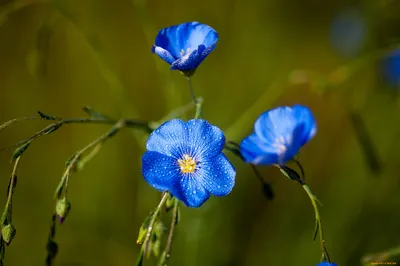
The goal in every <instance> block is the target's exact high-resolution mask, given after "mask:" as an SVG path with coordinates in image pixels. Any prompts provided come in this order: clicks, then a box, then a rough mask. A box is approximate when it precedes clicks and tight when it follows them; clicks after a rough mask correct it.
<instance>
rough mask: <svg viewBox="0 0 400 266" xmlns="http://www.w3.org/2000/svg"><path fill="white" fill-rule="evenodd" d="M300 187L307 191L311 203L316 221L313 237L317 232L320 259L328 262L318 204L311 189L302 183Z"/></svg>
mask: <svg viewBox="0 0 400 266" xmlns="http://www.w3.org/2000/svg"><path fill="white" fill-rule="evenodd" d="M302 187H303V189H304V191H305V192H306V193H307V195H308V197H309V198H310V200H311V204H312V206H313V208H314V212H315V222H316V229H315V237H316V235H317V234H318V235H319V242H320V245H321V251H322V260H324V261H328V262H330V258H329V255H328V251H327V249H326V246H325V240H324V231H323V229H322V222H321V215H320V213H319V209H318V204H317V203H318V199H317V198H316V197H315V195H314V194H313V193H312V191H311V189H310V187H309V186H308V185H306V184H303V185H302ZM315 237H314V238H315Z"/></svg>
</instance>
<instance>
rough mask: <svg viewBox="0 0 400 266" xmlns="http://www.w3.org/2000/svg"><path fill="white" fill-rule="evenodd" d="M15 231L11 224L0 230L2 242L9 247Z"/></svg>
mask: <svg viewBox="0 0 400 266" xmlns="http://www.w3.org/2000/svg"><path fill="white" fill-rule="evenodd" d="M16 233H17V230H15V228H14V226H12V225H11V224H7V225H6V226H4V227H3V228H2V229H1V235H2V236H3V239H4V242H6V244H7V246H8V245H10V243H11V241H12V240H13V239H14V237H15V234H16Z"/></svg>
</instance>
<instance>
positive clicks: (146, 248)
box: [142, 192, 169, 254]
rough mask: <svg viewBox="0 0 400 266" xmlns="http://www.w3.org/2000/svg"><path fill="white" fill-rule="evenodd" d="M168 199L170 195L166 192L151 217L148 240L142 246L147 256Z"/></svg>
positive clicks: (147, 234)
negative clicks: (156, 225) (155, 227)
mask: <svg viewBox="0 0 400 266" xmlns="http://www.w3.org/2000/svg"><path fill="white" fill-rule="evenodd" d="M168 197H169V193H168V192H164V193H163V195H162V197H161V200H160V203H159V204H158V206H157V208H156V209H155V210H154V211H153V213H152V215H151V220H150V222H149V225H148V227H147V233H146V238H145V239H144V242H143V245H142V248H143V252H144V254H147V251H148V248H149V242H150V237H151V235H152V233H153V229H154V224H155V222H156V221H157V218H158V215H159V214H160V211H161V209H162V207H163V206H164V204H165V202H166V201H167V199H168Z"/></svg>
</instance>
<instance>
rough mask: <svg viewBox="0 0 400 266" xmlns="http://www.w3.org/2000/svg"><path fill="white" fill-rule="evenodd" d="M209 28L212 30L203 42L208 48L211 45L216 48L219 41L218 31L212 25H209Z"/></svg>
mask: <svg viewBox="0 0 400 266" xmlns="http://www.w3.org/2000/svg"><path fill="white" fill-rule="evenodd" d="M209 28H210V31H209V32H208V33H207V35H206V36H205V38H204V40H203V42H202V43H203V44H204V46H205V47H207V49H208V48H209V47H211V46H214V48H215V46H216V45H217V42H218V33H217V32H216V31H215V30H214V29H212V28H211V27H209ZM214 48H213V49H214Z"/></svg>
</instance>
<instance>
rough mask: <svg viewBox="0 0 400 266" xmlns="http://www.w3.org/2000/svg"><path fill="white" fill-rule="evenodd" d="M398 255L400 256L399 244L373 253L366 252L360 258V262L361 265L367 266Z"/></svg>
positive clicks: (386, 260)
mask: <svg viewBox="0 0 400 266" xmlns="http://www.w3.org/2000/svg"><path fill="white" fill-rule="evenodd" d="M398 256H400V246H397V247H394V248H391V249H389V250H386V251H382V252H379V253H375V254H367V255H365V256H364V257H363V258H362V259H361V263H362V265H364V266H367V265H371V264H373V263H379V262H389V261H388V260H390V259H391V258H395V257H398Z"/></svg>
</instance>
